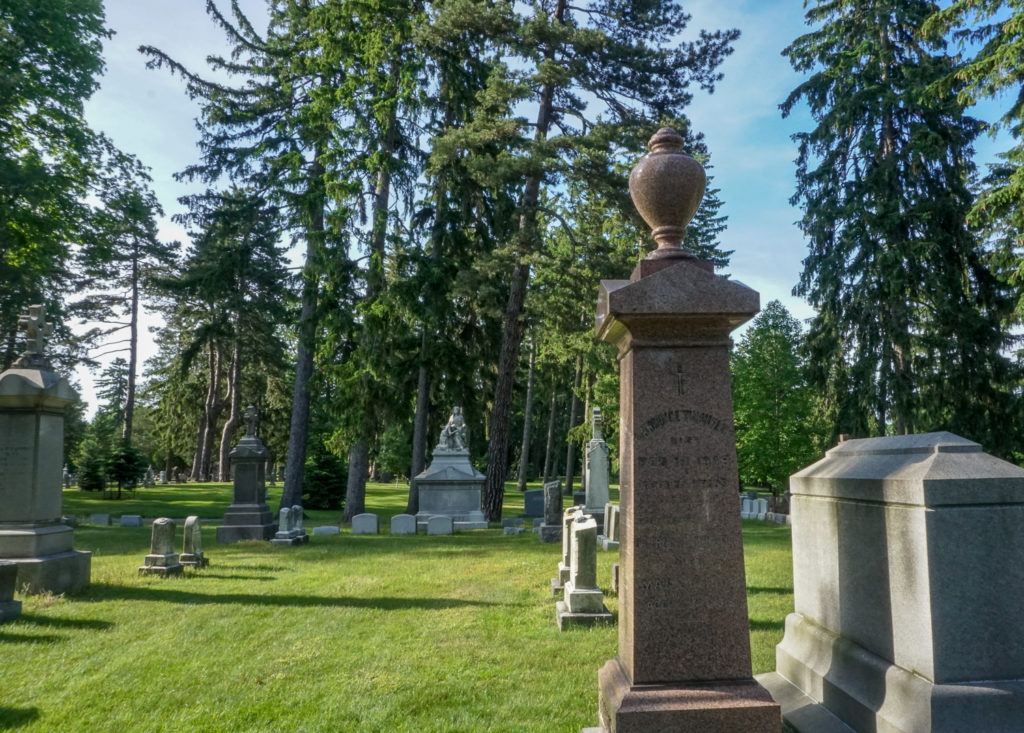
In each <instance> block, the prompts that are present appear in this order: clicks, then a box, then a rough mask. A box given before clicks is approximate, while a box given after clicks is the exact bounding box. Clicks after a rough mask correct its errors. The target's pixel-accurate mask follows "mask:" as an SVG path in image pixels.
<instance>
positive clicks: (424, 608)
mask: <svg viewBox="0 0 1024 733" xmlns="http://www.w3.org/2000/svg"><path fill="white" fill-rule="evenodd" d="M218 492H220V493H218ZM405 492H406V489H405V487H403V486H399V487H398V488H397V489H396V487H395V486H394V484H391V485H381V484H373V485H371V486H370V488H369V491H368V495H367V509H368V510H369V511H376V512H377V513H379V514H380V515H381V520H382V521H381V525H382V527H383V528H386V527H387V526H388V523H387V522H386V521H385V517H386V516H390V515H392V514H397V513H401V511H403V510H404V508H405ZM68 493H70V492H68ZM161 495H166V496H167V497H169V501H170V505H168V504H167V503H164V502H161V501H159V500H158V497H159V496H161ZM143 496H145V497H146V498H142V497H143ZM217 496H220V497H221V498H220V499H218V498H217ZM138 497H139V498H137V499H135V500H134V501H139V502H142V501H144V502H149V503H148V504H142V505H141V506H143V507H147V506H148V507H151V508H150V509H135V508H133V510H132V511H127V510H124V511H122V510H121V509H120V507H124V506H127V504H128V502H127V501H121V502H113V503H114V504H116V505H117V507H118V509H116V510H115V509H110V511H111V513H114V514H121V513H126V514H128V513H136V514H144V515H148V516H157V515H168V516H181V515H184V514H187V513H200V512H198V511H195V510H196V509H198V508H204V509H206V510H208V512H207V513H206V514H205V515H206V516H214V517H216V516H220V514H221V513H222V512H223V509H224V507H225V506H226V504H227V503H228V501H229V500H230V495H229V493H225V491H224V487H223V486H220V487H219V486H218V485H216V484H215V485H186V486H183V487H173V488H170V489H165V488H162V487H161V488H159V489H147V490H140V491H139V492H138ZM67 498H68V495H67V493H66V494H65V499H67ZM75 498H76V500H77V499H80V497H75ZM100 498H101V497H100ZM272 498H273V496H272ZM81 501H83V502H84V503H83V505H84V506H88V507H89V508H85V509H83V508H77V507H76V508H75V509H74V510H73V512H72V510H71V509H70V508H68V509H67V510H68V511H69V512H70V513H79V514H88V513H91V512H92V511H107V510H108V509H107V508H106V506H107V505H109V504H110V503H111V502H103V501H101V500H97V501H96V502H95V503H94V502H93V500H92V499H91V498H87V499H82V500H81ZM218 501H219V502H220V503H219V504H217V502H218ZM209 502H212V504H211V503H209ZM516 502H518V503H516ZM68 503H69V504H70V503H71V502H68ZM93 506H97V507H104V508H96V509H94V508H92V507H93ZM521 507H522V497H521V495H519V494H518V492H516V491H514V490H512V491H510V492H509V493H508V502H507V506H506V511H505V513H506V515H507V516H514V515H515V514H518V513H519V511H520V510H521ZM201 516H203V514H201ZM324 516H325V517H328V518H331V519H332V521H336V520H337V518H338V513H337V512H332V513H325V515H324ZM314 523H322V522H314ZM385 532H386V529H385ZM744 535H745V546H746V553H747V580H748V585H749V600H750V617H751V628H752V631H751V639H752V644H753V650H754V651H753V657H754V668H755V671H756V672H761V671H767V670H769V669H771V668H773V667H774V645H775V644H776V643H778V641H779V640H780V639H781V636H782V620H783V618H784V616H785V614H786V613H787V612H788V611H789V610H790V609H791V607H792V580H791V570H790V567H791V564H790V553H789V530H788V528H785V527H775V526H768V525H763V524H760V523H758V522H744ZM204 541H205V548H206V551H207V555H208V556H209V557H210V559H211V565H210V567H209V568H207V569H206V570H204V571H200V572H192V571H186V575H185V577H183V578H181V579H167V580H164V579H159V578H155V577H139V576H138V575H137V573H136V568H137V567H138V566H139V565H140V564H141V563H142V558H143V555H145V553H146V552H147V551H148V546H149V530H148V528H122V527H90V526H83V527H79V528H78V529H77V530H76V533H75V543H76V547H77V548H79V549H89V550H92V551H93V553H94V555H93V564H92V584H91V586H90V587H89V588H88V589H87V590H85V591H83V592H81V593H79V594H77V595H75V596H73V597H67V598H54V597H46V596H20V595H19V596H18V598H19V599H21V600H23V602H24V609H23V615H22V617H21V619H20V620H17V621H14V622H11V623H8V624H5V625H3V626H0V648H2V649H3V652H4V654H3V659H4V663H3V664H2V665H0V690H2V691H3V696H2V698H0V729H6V728H17V729H18V730H24V731H55V730H60V731H77V730H83V731H84V730H88V731H108V730H110V731H122V730H132V731H136V730H138V731H183V730H187V731H278V730H304V731H319V730H324V731H327V730H330V731H541V730H543V731H573V732H574V733H575V732H578V731H579V729H580V728H581V727H583V726H585V725H595V724H596V723H597V670H598V669H599V668H600V667H601V666H602V665H603V664H604V663H605V661H606V660H608V659H610V658H611V657H613V656H614V655H615V652H616V645H617V632H616V630H615V628H614V627H606V628H596V629H590V630H572V631H569V632H566V633H559V632H558V630H557V627H556V625H555V621H554V606H555V600H556V599H554V598H552V597H551V595H550V591H549V589H548V582H549V578H550V577H551V576H552V575H553V574H554V572H555V568H556V565H557V562H558V556H559V552H560V546H559V545H542V544H540V543H539V542H537V540H536V537H535V535H533V534H532V533H526V534H523V535H515V536H506V535H504V534H501V533H500V531H498V530H487V531H483V532H474V533H463V534H458V535H454V536H446V537H427V536H424V535H417V536H414V537H394V538H393V537H391V536H390V535H388V534H386V533H385V534H382V535H379V536H359V537H354V536H352V535H351V534H349V533H347V532H343V533H342V534H341V535H335V536H326V537H324V536H318V537H315V538H314V539H313V540H312V542H311V543H310V544H309V545H307V546H304V547H299V548H282V547H273V546H271V545H269V544H268V543H242V544H238V545H231V546H225V547H221V546H218V545H216V544H215V543H214V530H213V528H212V527H210V528H207V529H206V530H204ZM179 542H180V529H179ZM616 558H617V555H616V553H604V552H601V553H599V554H598V573H599V576H598V577H599V578H601V579H602V581H603V584H607V582H608V579H609V578H610V569H611V563H612V562H613V561H614V560H615V559H616ZM616 600H617V599H616V597H615V596H614V595H610V594H607V593H606V596H605V601H606V604H607V605H608V607H609V609H610V610H611V611H612V612H613V613H614V612H616V611H617V604H616Z"/></svg>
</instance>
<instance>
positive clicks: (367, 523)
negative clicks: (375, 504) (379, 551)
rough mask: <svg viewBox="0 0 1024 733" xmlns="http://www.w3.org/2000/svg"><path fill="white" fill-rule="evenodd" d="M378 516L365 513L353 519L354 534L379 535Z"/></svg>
mask: <svg viewBox="0 0 1024 733" xmlns="http://www.w3.org/2000/svg"><path fill="white" fill-rule="evenodd" d="M378 528H379V527H378V522H377V515H376V514H370V513H369V512H364V513H363V514H357V515H355V516H354V517H352V534H377V531H378Z"/></svg>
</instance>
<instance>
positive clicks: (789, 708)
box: [754, 672, 855, 733]
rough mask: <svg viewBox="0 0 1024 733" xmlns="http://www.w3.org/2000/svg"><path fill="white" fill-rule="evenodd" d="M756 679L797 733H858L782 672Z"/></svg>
mask: <svg viewBox="0 0 1024 733" xmlns="http://www.w3.org/2000/svg"><path fill="white" fill-rule="evenodd" d="M754 679H756V680H757V682H758V684H760V685H761V686H762V687H763V688H765V689H766V690H768V693H769V694H770V695H771V696H772V699H774V700H775V702H777V703H778V704H779V707H780V708H782V719H783V721H785V722H786V724H787V725H789V727H790V728H791V729H793V730H794V731H796V733H855V732H854V730H853V728H851V727H850V726H848V725H846V723H844V722H843V721H841V720H840V719H839V718H837V717H836V716H834V715H833V714H832V713H830V712H829V711H828V708H826V707H825V706H824V705H819V704H818V703H816V702H815V701H814V700H812V699H811V698H809V697H807V695H805V694H804V693H803V692H802V691H801V690H800V688H798V687H797V686H796V685H794V684H793V683H791V682H790V681H789V680H787V679H786V678H784V677H783V676H782V675H780V674H779V673H778V672H769V673H768V674H761V675H757V677H755V678H754Z"/></svg>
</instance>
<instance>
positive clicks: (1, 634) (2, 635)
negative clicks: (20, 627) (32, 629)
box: [0, 631, 64, 720]
mask: <svg viewBox="0 0 1024 733" xmlns="http://www.w3.org/2000/svg"><path fill="white" fill-rule="evenodd" d="M57 641H64V637H63V636H55V635H54V634H39V635H38V636H32V635H29V634H9V633H7V632H6V631H0V644H53V643H54V642H57ZM0 709H2V708H0ZM2 719H3V718H0V720H2Z"/></svg>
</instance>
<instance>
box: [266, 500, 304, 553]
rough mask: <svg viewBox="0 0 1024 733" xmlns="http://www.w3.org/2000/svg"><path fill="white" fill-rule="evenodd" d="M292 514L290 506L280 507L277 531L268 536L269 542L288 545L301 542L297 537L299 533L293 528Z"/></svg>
mask: <svg viewBox="0 0 1024 733" xmlns="http://www.w3.org/2000/svg"><path fill="white" fill-rule="evenodd" d="M293 515H294V513H293V511H292V509H291V507H281V513H280V514H279V515H278V520H277V532H276V533H275V534H274V536H273V537H271V538H270V544H272V545H288V546H289V547H290V546H292V545H300V544H302V540H300V539H299V537H298V534H299V533H298V531H297V530H296V529H295V522H294V520H293V519H292V517H293Z"/></svg>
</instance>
